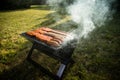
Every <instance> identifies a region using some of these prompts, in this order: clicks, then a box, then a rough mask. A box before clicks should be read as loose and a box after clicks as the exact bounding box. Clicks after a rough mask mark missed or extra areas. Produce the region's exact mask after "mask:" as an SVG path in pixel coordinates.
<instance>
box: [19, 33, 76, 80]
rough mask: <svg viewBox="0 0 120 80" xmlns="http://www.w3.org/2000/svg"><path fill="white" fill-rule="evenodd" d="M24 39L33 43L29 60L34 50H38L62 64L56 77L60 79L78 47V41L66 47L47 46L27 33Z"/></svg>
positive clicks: (69, 43)
mask: <svg viewBox="0 0 120 80" xmlns="http://www.w3.org/2000/svg"><path fill="white" fill-rule="evenodd" d="M21 35H22V36H23V37H25V38H26V39H27V40H29V41H31V42H32V43H33V46H32V48H31V50H30V51H29V54H28V57H27V58H28V59H30V57H31V55H32V52H33V50H34V49H37V50H39V51H41V52H43V53H44V54H46V55H48V56H50V57H52V58H54V59H56V60H59V61H60V62H61V65H60V68H59V70H58V72H57V74H56V76H57V77H58V78H59V79H60V78H61V77H62V75H63V71H64V69H65V68H66V65H67V64H68V63H69V62H70V60H71V56H72V54H73V51H74V49H75V46H76V42H77V41H76V40H71V41H69V42H68V43H67V44H66V45H63V46H60V47H53V46H50V45H47V44H45V43H44V42H42V41H40V40H38V39H37V38H35V37H31V36H30V35H28V34H26V33H22V34H21Z"/></svg>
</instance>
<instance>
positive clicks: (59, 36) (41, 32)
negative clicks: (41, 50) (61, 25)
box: [26, 27, 67, 47]
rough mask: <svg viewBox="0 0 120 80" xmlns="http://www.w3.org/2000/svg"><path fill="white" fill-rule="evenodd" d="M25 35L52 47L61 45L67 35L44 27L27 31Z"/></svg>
mask: <svg viewBox="0 0 120 80" xmlns="http://www.w3.org/2000/svg"><path fill="white" fill-rule="evenodd" d="M26 34H27V35H29V36H31V37H34V38H36V39H38V40H40V41H41V42H44V43H45V44H47V45H50V46H54V47H59V46H60V45H62V43H63V41H64V39H65V37H66V36H67V33H65V32H62V31H57V30H53V29H50V28H44V27H42V28H39V29H36V30H32V31H28V32H26Z"/></svg>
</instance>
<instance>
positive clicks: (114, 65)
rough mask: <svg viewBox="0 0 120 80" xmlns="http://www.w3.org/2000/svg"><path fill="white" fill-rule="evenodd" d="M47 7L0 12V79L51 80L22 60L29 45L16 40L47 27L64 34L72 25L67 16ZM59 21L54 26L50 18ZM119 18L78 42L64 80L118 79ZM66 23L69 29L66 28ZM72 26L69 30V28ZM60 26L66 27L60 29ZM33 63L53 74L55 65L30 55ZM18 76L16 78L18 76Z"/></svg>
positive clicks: (54, 61) (47, 58) (38, 56)
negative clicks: (40, 65)
mask: <svg viewBox="0 0 120 80" xmlns="http://www.w3.org/2000/svg"><path fill="white" fill-rule="evenodd" d="M56 14H57V13H56V12H54V11H50V10H49V7H47V6H46V5H43V6H32V7H31V8H30V9H23V10H13V11H1V12H0V79H1V80H2V79H3V80H8V79H9V80H52V79H51V78H50V77H49V76H47V75H45V74H43V73H42V72H41V71H40V70H39V69H37V68H35V67H34V66H33V65H31V64H30V63H29V62H27V61H26V60H25V58H26V56H27V54H28V52H29V49H30V47H31V43H30V42H28V41H27V40H26V39H24V38H23V37H21V36H20V34H21V33H22V32H26V31H29V30H32V29H36V28H38V27H41V26H48V27H51V28H55V29H61V30H64V31H68V30H70V29H71V28H75V27H76V25H75V24H74V23H73V22H72V21H70V19H69V18H68V16H67V15H63V14H62V15H61V16H58V15H56ZM55 15H56V16H57V17H59V19H58V20H57V21H58V22H60V23H58V22H57V23H56V22H55V19H54V16H55ZM119 19H120V14H119V13H116V14H115V15H114V18H113V20H111V21H110V22H108V23H107V24H106V25H104V26H102V27H99V28H96V29H95V30H94V31H93V32H92V33H90V36H89V38H87V39H81V40H80V43H79V44H78V45H77V48H76V50H75V52H74V54H73V59H74V61H75V63H74V64H73V65H69V66H70V67H71V68H70V67H69V68H67V69H66V71H65V75H64V76H63V78H64V80H119V78H120V77H119V76H120V49H119V47H120V46H119V45H120V26H119V25H120V20H119ZM67 23H69V24H70V25H68V24H67ZM71 25H72V26H71ZM64 26H69V28H68V27H64ZM32 57H33V59H34V60H35V61H37V62H38V63H40V64H42V65H43V66H44V67H46V68H48V69H49V70H50V71H52V72H53V73H55V72H56V70H57V69H58V66H59V62H58V61H56V60H54V59H51V58H50V57H48V56H45V55H40V54H39V52H38V51H34V54H33V56H32ZM18 75H19V76H18Z"/></svg>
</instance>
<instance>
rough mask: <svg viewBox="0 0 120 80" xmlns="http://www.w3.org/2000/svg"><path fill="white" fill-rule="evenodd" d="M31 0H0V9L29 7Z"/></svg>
mask: <svg viewBox="0 0 120 80" xmlns="http://www.w3.org/2000/svg"><path fill="white" fill-rule="evenodd" d="M31 2H32V0H1V1H0V9H3V10H4V9H18V8H29V7H30V5H31Z"/></svg>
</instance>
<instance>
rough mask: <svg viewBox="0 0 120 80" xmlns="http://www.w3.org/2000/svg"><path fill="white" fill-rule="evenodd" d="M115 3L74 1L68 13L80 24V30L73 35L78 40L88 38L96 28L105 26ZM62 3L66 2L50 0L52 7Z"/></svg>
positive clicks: (86, 0)
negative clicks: (111, 7)
mask: <svg viewBox="0 0 120 80" xmlns="http://www.w3.org/2000/svg"><path fill="white" fill-rule="evenodd" d="M113 1H114V0H74V1H73V3H72V4H71V5H69V6H67V7H66V11H67V12H68V14H70V16H71V18H72V20H73V21H74V22H76V23H77V24H78V28H77V29H75V30H73V31H72V32H71V33H73V34H75V35H76V36H77V37H78V38H81V37H87V36H88V34H89V33H90V32H91V31H93V30H94V29H95V28H96V27H100V26H102V25H104V24H105V22H106V20H107V21H108V20H109V19H110V18H111V15H112V13H113V11H111V10H110V6H111V3H112V2H113ZM62 2H63V3H64V2H65V0H48V3H49V4H50V5H55V6H58V5H59V3H62ZM71 33H70V34H71ZM67 40H68V38H67Z"/></svg>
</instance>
